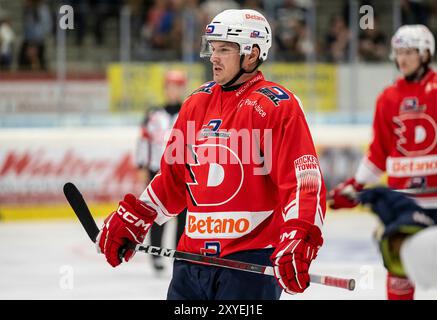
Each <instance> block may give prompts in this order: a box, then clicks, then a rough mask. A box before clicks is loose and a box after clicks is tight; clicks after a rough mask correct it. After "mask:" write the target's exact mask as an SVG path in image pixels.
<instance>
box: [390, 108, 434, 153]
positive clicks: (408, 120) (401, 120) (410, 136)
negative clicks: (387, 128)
mask: <svg viewBox="0 0 437 320" xmlns="http://www.w3.org/2000/svg"><path fill="white" fill-rule="evenodd" d="M393 122H394V123H395V124H396V125H398V126H399V128H396V129H395V131H394V132H395V134H396V136H397V137H398V140H397V141H396V148H397V149H398V150H399V152H401V153H402V154H403V155H405V156H420V155H425V154H427V153H429V152H430V151H432V150H433V149H434V147H435V146H436V143H437V125H436V122H435V120H434V119H433V118H432V117H431V116H429V115H428V114H426V113H406V114H401V115H399V116H397V117H394V118H393Z"/></svg>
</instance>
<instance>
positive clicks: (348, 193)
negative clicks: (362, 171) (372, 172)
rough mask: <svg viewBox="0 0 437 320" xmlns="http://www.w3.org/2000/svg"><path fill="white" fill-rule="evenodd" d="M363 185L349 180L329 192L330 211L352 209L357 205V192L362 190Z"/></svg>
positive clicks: (351, 179)
mask: <svg viewBox="0 0 437 320" xmlns="http://www.w3.org/2000/svg"><path fill="white" fill-rule="evenodd" d="M363 188H364V185H363V184H360V183H358V182H356V181H355V179H354V178H350V179H349V180H346V181H345V182H343V183H340V184H339V185H338V186H336V187H335V188H334V190H331V192H330V193H329V196H330V198H331V199H332V201H331V203H330V204H329V207H330V208H331V209H342V208H353V207H356V206H357V205H358V203H359V201H358V194H357V193H358V192H360V191H361V190H363Z"/></svg>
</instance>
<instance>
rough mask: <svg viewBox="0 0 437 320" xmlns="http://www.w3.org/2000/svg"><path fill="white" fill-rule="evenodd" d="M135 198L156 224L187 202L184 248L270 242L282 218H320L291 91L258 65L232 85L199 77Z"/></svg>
mask: <svg viewBox="0 0 437 320" xmlns="http://www.w3.org/2000/svg"><path fill="white" fill-rule="evenodd" d="M140 199H141V200H142V201H144V202H146V203H147V204H149V205H151V206H152V207H153V208H155V210H157V212H158V217H157V219H156V222H157V223H158V224H162V223H164V222H166V221H167V220H169V219H170V218H171V217H173V216H175V215H177V213H179V212H181V211H182V210H183V209H184V208H185V207H187V208H188V212H187V221H186V227H185V232H184V234H183V236H182V238H181V240H180V241H179V244H178V250H182V251H186V252H194V253H203V254H218V255H220V256H225V255H228V254H230V253H233V252H236V251H242V250H251V249H262V248H269V247H276V244H277V242H278V241H279V232H280V226H281V225H282V224H283V223H284V221H287V220H289V219H302V220H305V221H307V222H310V223H312V224H315V225H317V226H318V227H320V228H321V227H322V224H323V219H324V215H325V206H326V191H325V186H324V182H323V178H322V174H321V171H320V168H319V162H318V159H317V156H316V152H315V148H314V144H313V141H312V138H311V134H310V131H309V129H308V126H307V123H306V120H305V117H304V113H303V111H302V108H301V105H300V101H299V100H298V98H297V97H295V96H294V95H293V94H292V93H291V92H289V91H288V90H287V89H285V88H283V87H282V86H280V85H278V84H276V83H273V82H269V81H266V80H264V77H263V75H262V73H261V72H258V73H257V74H256V75H255V76H254V77H253V78H251V79H250V80H249V81H247V82H245V83H243V84H242V85H241V86H239V87H236V88H233V89H223V88H222V87H221V86H220V85H218V84H216V83H214V82H208V83H206V84H204V85H203V86H201V87H200V88H199V89H198V90H196V91H195V92H194V93H193V94H192V95H191V96H190V97H189V98H188V99H187V100H186V101H185V102H184V104H183V106H182V109H181V111H180V113H179V117H178V119H177V121H176V123H175V125H174V128H173V131H172V134H171V136H170V138H169V141H168V144H167V147H166V151H165V153H164V156H163V158H162V160H161V171H160V173H158V174H157V176H156V177H155V178H154V179H153V180H152V181H151V183H150V184H149V186H148V187H147V188H146V190H145V191H144V192H143V194H142V195H141V197H140Z"/></svg>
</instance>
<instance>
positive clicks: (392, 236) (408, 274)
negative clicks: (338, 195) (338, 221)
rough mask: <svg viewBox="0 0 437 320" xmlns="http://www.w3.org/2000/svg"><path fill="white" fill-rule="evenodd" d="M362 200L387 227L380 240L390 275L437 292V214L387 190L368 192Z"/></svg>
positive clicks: (379, 233) (399, 194)
mask: <svg viewBox="0 0 437 320" xmlns="http://www.w3.org/2000/svg"><path fill="white" fill-rule="evenodd" d="M358 198H359V201H360V202H361V203H362V204H369V205H370V206H371V209H372V211H373V212H375V213H376V214H377V215H378V217H379V218H380V220H381V222H382V224H383V229H382V230H381V231H380V232H378V235H377V238H378V239H377V240H378V242H379V247H380V251H381V254H382V259H383V261H384V266H385V267H386V268H387V270H388V271H389V272H390V274H392V275H395V276H396V277H402V278H408V279H410V280H411V281H412V282H413V283H414V284H417V285H419V286H420V287H422V288H424V289H430V288H437V273H436V270H437V226H436V224H437V210H435V209H434V210H432V209H423V208H421V207H420V206H419V205H417V203H416V202H415V201H414V200H413V199H411V198H409V197H407V196H406V195H405V194H402V193H400V192H396V191H393V190H391V189H389V188H385V187H376V188H371V189H366V190H365V191H362V192H361V193H360V194H359V196H358ZM406 289H408V287H407V288H406Z"/></svg>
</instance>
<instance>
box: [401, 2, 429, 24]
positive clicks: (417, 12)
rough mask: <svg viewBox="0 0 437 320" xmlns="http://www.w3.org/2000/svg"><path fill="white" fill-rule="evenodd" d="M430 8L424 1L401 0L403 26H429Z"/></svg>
mask: <svg viewBox="0 0 437 320" xmlns="http://www.w3.org/2000/svg"><path fill="white" fill-rule="evenodd" d="M430 12H431V10H430V7H429V6H428V5H427V4H426V3H424V1H422V0H401V19H402V24H424V25H428V19H429V14H430Z"/></svg>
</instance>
